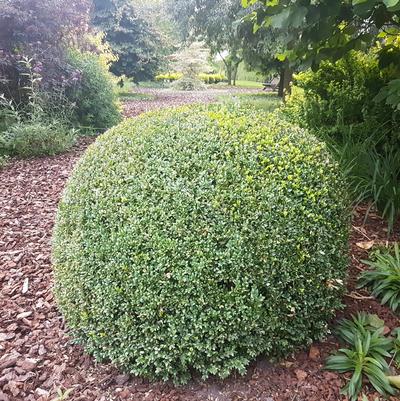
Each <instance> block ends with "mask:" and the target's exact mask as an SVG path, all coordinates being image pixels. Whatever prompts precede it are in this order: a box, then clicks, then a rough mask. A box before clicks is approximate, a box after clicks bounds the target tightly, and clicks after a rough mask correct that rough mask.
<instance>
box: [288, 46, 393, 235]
mask: <svg viewBox="0 0 400 401" xmlns="http://www.w3.org/2000/svg"><path fill="white" fill-rule="evenodd" d="M390 79H391V71H390V69H383V70H382V69H380V68H379V65H378V60H377V58H376V57H375V55H374V53H370V54H362V53H358V52H352V53H350V55H348V56H347V57H346V58H345V59H342V60H340V61H338V62H336V63H331V62H324V63H322V65H321V68H320V69H319V70H318V71H317V72H312V71H307V72H303V73H300V74H298V75H297V76H296V78H295V83H294V86H293V88H292V94H291V96H290V97H289V99H288V101H287V102H286V104H285V106H284V108H283V110H282V115H283V117H286V118H287V119H288V120H289V121H291V122H293V123H296V124H299V125H300V126H302V127H305V128H307V129H308V130H309V131H311V133H313V134H315V135H316V136H317V137H319V138H320V139H322V140H324V141H325V142H326V143H327V144H328V146H329V148H330V150H331V151H332V152H333V154H334V155H335V156H336V157H337V160H338V161H339V162H340V164H341V167H342V169H343V171H344V172H345V173H346V175H347V181H348V182H349V184H350V189H351V192H352V195H353V199H354V201H355V202H356V203H357V202H359V201H366V202H371V203H372V205H374V206H375V207H376V208H377V209H378V211H379V212H380V213H381V215H382V217H384V218H385V219H387V221H388V228H389V232H390V231H391V230H392V229H393V226H394V224H395V222H396V221H397V220H398V218H399V216H400V192H399V190H398V188H399V184H400V182H399V180H400V173H399V172H400V158H399V152H397V149H398V147H399V145H400V135H399V133H400V131H399V129H398V127H399V122H400V112H399V111H396V110H393V108H392V107H391V106H390V105H388V104H385V102H379V101H377V100H378V99H377V95H378V93H379V92H380V90H381V88H383V87H384V86H385V84H386V83H387V82H388V81H389V80H390Z"/></svg>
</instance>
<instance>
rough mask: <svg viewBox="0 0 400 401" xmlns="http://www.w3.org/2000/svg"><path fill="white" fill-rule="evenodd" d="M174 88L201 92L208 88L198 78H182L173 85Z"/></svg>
mask: <svg viewBox="0 0 400 401" xmlns="http://www.w3.org/2000/svg"><path fill="white" fill-rule="evenodd" d="M172 88H174V89H177V90H181V91H201V90H205V89H206V86H205V85H204V84H203V82H202V81H200V79H198V78H191V77H182V78H180V79H178V80H177V81H175V82H174V83H173V84H172Z"/></svg>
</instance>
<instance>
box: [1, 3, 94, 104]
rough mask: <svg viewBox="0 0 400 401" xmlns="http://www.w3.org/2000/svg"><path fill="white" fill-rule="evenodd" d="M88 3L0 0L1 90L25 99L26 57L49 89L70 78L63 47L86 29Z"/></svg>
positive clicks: (16, 100) (82, 35)
mask: <svg viewBox="0 0 400 401" xmlns="http://www.w3.org/2000/svg"><path fill="white" fill-rule="evenodd" d="M89 8H90V3H89V2H87V1H81V0H79V1H78V0H71V1H69V3H68V7H65V6H64V1H63V0H40V1H39V0H2V1H1V2H0V26H1V29H0V93H4V94H5V95H6V96H7V97H9V98H11V99H13V100H14V101H15V102H17V103H19V102H20V101H22V100H23V98H24V95H25V93H24V91H23V89H22V88H23V87H24V86H25V85H24V82H25V81H26V75H25V74H26V63H22V62H21V61H22V60H23V59H24V58H26V59H29V60H30V62H29V63H30V65H31V66H32V68H34V69H35V71H36V72H39V73H40V76H41V86H42V87H43V88H45V89H49V88H51V87H53V86H54V85H58V84H60V82H61V83H62V82H64V81H67V80H68V79H71V77H73V74H74V71H72V70H71V69H69V68H68V65H67V64H66V63H65V49H66V47H67V46H69V45H71V44H75V45H76V44H78V42H79V41H80V39H79V38H83V37H84V36H85V34H86V33H87V32H88V30H89Z"/></svg>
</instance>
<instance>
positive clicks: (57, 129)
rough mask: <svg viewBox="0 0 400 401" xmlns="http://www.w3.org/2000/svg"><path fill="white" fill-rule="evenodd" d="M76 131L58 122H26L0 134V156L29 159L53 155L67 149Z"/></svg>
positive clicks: (36, 120)
mask: <svg viewBox="0 0 400 401" xmlns="http://www.w3.org/2000/svg"><path fill="white" fill-rule="evenodd" d="M75 139H76V131H74V130H73V129H70V128H68V127H67V126H66V125H64V124H63V123H62V122H61V121H60V120H53V121H51V120H39V119H34V120H26V121H21V122H19V123H16V124H13V125H11V126H10V127H9V128H8V129H7V130H5V131H4V132H1V133H0V154H7V155H12V156H20V157H30V156H44V155H54V154H57V153H61V152H64V151H66V150H67V149H69V148H70V147H71V146H72V145H73V143H74V142H75Z"/></svg>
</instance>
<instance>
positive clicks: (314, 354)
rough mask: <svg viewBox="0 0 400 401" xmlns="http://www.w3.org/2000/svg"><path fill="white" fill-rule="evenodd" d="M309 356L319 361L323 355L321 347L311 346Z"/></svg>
mask: <svg viewBox="0 0 400 401" xmlns="http://www.w3.org/2000/svg"><path fill="white" fill-rule="evenodd" d="M308 356H309V357H310V359H311V360H313V361H318V360H319V358H320V357H321V353H320V352H319V349H318V348H317V347H314V346H311V348H310V352H309V353H308Z"/></svg>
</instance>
